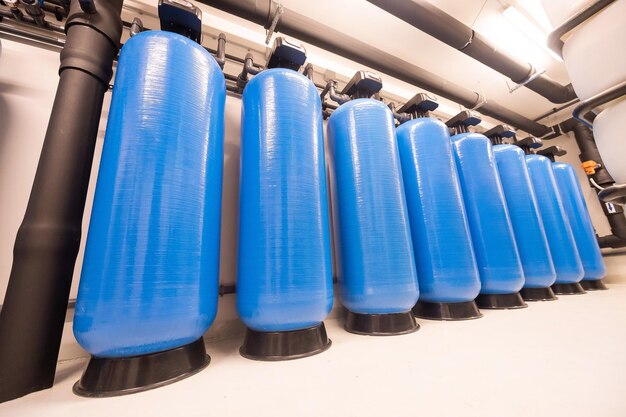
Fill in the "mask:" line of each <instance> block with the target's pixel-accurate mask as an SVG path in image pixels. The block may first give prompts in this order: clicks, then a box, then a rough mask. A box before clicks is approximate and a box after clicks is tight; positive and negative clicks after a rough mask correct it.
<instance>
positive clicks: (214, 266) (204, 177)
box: [74, 30, 226, 357]
mask: <svg viewBox="0 0 626 417" xmlns="http://www.w3.org/2000/svg"><path fill="white" fill-rule="evenodd" d="M225 98H226V84H225V81H224V76H223V74H222V71H221V70H220V68H219V66H218V65H217V63H216V62H215V60H214V59H213V57H212V56H211V55H210V54H209V53H208V52H207V51H206V50H205V49H204V48H202V47H201V46H200V45H198V44H197V43H195V42H193V41H191V40H189V39H187V38H185V37H183V36H181V35H178V34H174V33H170V32H161V31H156V30H155V31H149V32H143V33H140V34H138V35H137V36H135V37H133V38H131V39H129V40H128V42H126V43H125V44H124V47H123V48H122V52H121V55H120V59H119V62H118V66H117V74H116V77H115V87H114V89H113V97H112V100H111V108H110V111H109V118H108V124H107V130H106V136H105V139H104V148H103V151H102V159H101V162H100V170H99V173H98V183H97V186H96V193H95V199H94V203H93V209H92V212H91V223H90V225H89V235H88V237H87V246H86V250H85V257H84V263H83V269H82V276H81V280H80V287H79V290H78V298H77V300H76V313H75V316H74V334H75V336H76V339H77V340H78V342H79V343H80V344H81V346H82V347H83V348H85V350H87V351H88V352H90V353H91V354H93V355H95V356H100V357H119V356H134V355H142V354H147V353H153V352H158V351H163V350H167V349H171V348H175V347H178V346H182V345H185V344H188V343H191V342H193V341H195V340H197V339H198V338H200V337H201V336H202V335H203V334H204V332H205V331H206V330H207V329H208V328H209V326H210V325H211V323H212V322H213V319H214V318H215V313H216V310H217V296H218V295H217V291H218V274H219V242H220V211H221V194H222V164H223V132H224V102H225ZM76 117H80V115H76Z"/></svg>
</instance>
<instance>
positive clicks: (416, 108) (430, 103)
mask: <svg viewBox="0 0 626 417" xmlns="http://www.w3.org/2000/svg"><path fill="white" fill-rule="evenodd" d="M437 107H439V103H437V99H436V98H435V97H432V96H429V95H428V94H425V93H418V94H416V95H414V96H413V97H412V98H411V99H410V100H409V101H407V102H406V103H404V105H403V106H402V107H400V109H399V110H398V113H406V114H408V115H410V116H411V118H413V119H417V118H421V117H428V116H429V113H430V112H431V111H434V110H436V109H437Z"/></svg>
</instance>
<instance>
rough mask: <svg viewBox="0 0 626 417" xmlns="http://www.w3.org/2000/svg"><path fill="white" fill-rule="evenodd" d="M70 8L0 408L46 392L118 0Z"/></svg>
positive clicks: (16, 277)
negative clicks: (85, 9)
mask: <svg viewBox="0 0 626 417" xmlns="http://www.w3.org/2000/svg"><path fill="white" fill-rule="evenodd" d="M95 3H96V10H97V13H94V14H87V13H84V12H83V10H82V9H81V7H80V5H79V1H78V0H72V3H71V6H70V14H69V17H68V20H67V23H66V25H65V29H66V33H67V37H66V41H65V46H64V48H63V50H62V51H61V65H60V69H59V85H58V88H57V92H56V96H55V99H54V104H53V106H52V113H51V115H50V121H49V123H48V130H47V131H46V136H45V139H44V144H43V149H42V151H41V156H40V158H39V165H38V166H37V172H36V174H35V180H34V183H33V188H32V191H31V194H30V199H29V201H28V206H27V208H26V214H25V216H24V220H23V221H22V224H21V226H20V228H19V230H18V233H17V237H16V240H15V247H14V250H13V267H12V269H11V275H10V278H9V285H8V287H7V292H6V296H5V299H4V305H3V307H2V311H1V312H0V402H3V401H8V400H11V399H14V398H18V397H21V396H23V395H26V394H28V393H30V392H34V391H39V390H42V389H45V388H49V387H51V386H52V383H53V382H54V374H55V370H56V363H57V359H58V354H59V348H60V344H61V335H62V333H63V324H64V321H65V313H66V309H67V305H68V298H69V293H70V287H71V284H72V275H73V273H74V264H75V262H76V256H77V254H78V249H79V246H80V237H81V227H82V218H83V211H84V209H85V199H86V196H87V186H88V184H89V174H90V172H91V165H92V159H93V155H94V148H95V144H96V136H97V133H98V125H99V123H100V114H101V111H102V102H103V99H104V94H105V92H106V91H107V89H108V86H109V81H110V80H111V76H112V74H113V70H112V65H113V59H114V58H115V56H116V55H117V52H118V50H119V42H120V36H121V33H122V20H121V17H120V14H121V10H122V3H123V0H96V2H95Z"/></svg>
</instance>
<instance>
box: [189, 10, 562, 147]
mask: <svg viewBox="0 0 626 417" xmlns="http://www.w3.org/2000/svg"><path fill="white" fill-rule="evenodd" d="M199 2H200V3H204V4H207V5H209V6H211V7H215V8H218V9H220V10H223V11H225V12H228V13H231V14H234V15H236V16H239V17H242V18H244V19H247V20H250V21H252V22H254V23H257V24H259V25H262V26H263V27H265V28H266V29H268V28H269V27H270V26H271V23H272V20H273V19H274V16H275V12H276V5H275V3H274V2H272V1H271V0H200V1H199ZM275 30H276V31H277V32H281V33H284V34H285V35H288V36H293V37H294V38H297V39H299V40H301V41H304V42H308V43H310V44H312V45H315V46H317V47H320V48H322V49H325V50H327V51H329V52H332V53H334V54H337V55H340V56H343V57H345V58H348V59H350V60H352V61H355V62H358V63H360V64H362V65H365V66H368V67H370V68H373V69H375V70H377V71H380V72H382V73H385V74H387V75H390V76H392V77H394V78H397V79H399V80H402V81H405V82H407V83H410V84H413V85H415V86H417V87H420V88H424V89H426V90H428V91H430V92H432V93H434V94H438V95H440V96H442V97H445V98H447V99H449V100H452V101H455V102H457V103H459V104H461V105H463V106H465V107H467V108H470V109H479V111H480V112H481V113H482V114H484V115H486V116H491V117H493V118H495V119H498V120H500V121H502V122H504V123H506V124H509V125H511V126H514V127H516V128H518V129H522V130H524V131H526V132H528V133H530V134H532V135H534V136H543V135H545V134H547V133H549V132H551V129H550V128H549V127H548V126H545V125H542V124H540V123H537V122H535V121H533V120H530V119H529V118H527V117H525V116H522V115H521V114H519V113H515V112H514V111H511V110H509V109H507V108H505V107H503V106H501V105H500V104H498V103H496V102H495V101H487V100H486V99H485V98H484V97H482V95H481V94H479V93H477V92H474V91H471V90H468V89H466V88H464V87H462V86H460V85H458V84H454V83H451V82H449V81H447V80H445V79H443V78H441V77H440V76H438V75H436V74H433V73H431V72H428V71H426V70H424V69H422V68H420V67H418V66H416V65H413V64H411V63H408V62H406V61H403V60H402V59H400V58H398V57H396V56H394V55H391V54H389V53H387V52H384V51H382V50H380V49H377V48H374V47H372V46H371V45H369V44H367V43H365V42H361V41H359V40H357V39H354V38H352V37H350V36H347V35H344V34H343V33H341V32H339V31H337V30H335V29H333V28H331V27H328V26H325V25H322V24H320V23H318V22H316V21H315V20H312V19H309V18H308V17H306V16H303V15H301V14H298V13H295V12H293V11H291V10H289V9H287V8H285V7H283V8H282V13H281V14H280V16H279V21H278V24H277V25H276V28H275Z"/></svg>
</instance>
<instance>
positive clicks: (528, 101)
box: [125, 0, 571, 127]
mask: <svg viewBox="0 0 626 417" xmlns="http://www.w3.org/2000/svg"><path fill="white" fill-rule="evenodd" d="M525 1H528V0H525ZM431 2H432V3H433V4H434V5H436V6H437V7H439V8H441V9H442V10H444V11H445V12H446V13H448V14H450V15H452V16H453V17H455V18H456V19H458V20H460V21H461V22H463V23H464V24H466V25H468V26H471V27H473V28H474V29H475V30H476V31H477V32H479V33H481V34H483V35H485V36H487V37H488V38H489V39H493V40H496V41H498V42H503V41H504V40H506V39H508V38H511V37H512V38H514V40H518V41H519V39H521V42H522V44H521V45H520V47H519V48H514V51H516V52H518V55H521V57H522V58H523V60H525V61H529V62H532V63H533V64H534V65H535V66H536V67H537V68H539V69H543V68H545V69H546V74H547V75H549V76H550V77H552V78H554V79H555V80H557V81H559V82H561V83H564V84H567V83H569V80H568V77H567V72H566V70H565V66H564V65H563V63H561V62H557V61H555V60H554V59H553V58H551V57H550V56H549V55H548V54H547V53H545V52H543V51H542V50H541V49H539V48H538V47H535V46H533V45H532V43H530V41H528V40H527V38H526V37H525V36H524V35H521V34H520V32H519V31H518V30H517V29H516V28H515V27H514V26H512V25H511V24H510V22H509V21H508V20H506V19H505V17H504V16H503V15H502V12H503V11H504V9H505V8H506V7H507V5H508V4H507V3H515V1H514V0H510V1H508V2H507V1H505V0H486V1H485V0H463V1H460V0H431ZM137 3H144V4H145V5H148V4H149V5H151V6H152V3H153V2H152V1H150V0H127V1H126V2H125V4H127V5H130V6H132V5H133V4H137ZM280 3H281V4H282V5H283V6H285V7H286V8H288V9H290V10H293V11H295V12H298V13H300V14H303V15H306V16H308V17H310V18H312V19H314V20H316V21H319V22H321V23H323V24H325V25H328V26H332V27H334V28H335V29H337V30H339V31H341V32H343V33H345V34H348V35H350V36H352V37H355V38H358V39H360V40H361V41H364V42H367V43H369V44H371V45H372V46H375V47H377V48H379V49H384V50H386V51H387V52H389V53H392V54H394V55H397V56H398V57H400V58H402V59H404V60H406V61H408V62H411V63H413V64H416V65H418V66H420V67H422V68H424V69H426V70H428V71H431V72H433V73H436V74H438V75H440V76H442V77H443V78H445V79H447V80H449V81H452V82H454V83H457V84H460V85H462V86H464V87H466V88H468V89H472V90H474V91H478V92H480V93H482V94H483V95H484V96H485V97H486V98H487V99H489V100H495V101H497V102H499V103H500V104H502V105H504V106H506V107H508V108H510V109H511V110H514V111H516V112H518V113H520V114H522V115H524V116H527V117H529V118H531V119H533V118H535V117H537V116H538V115H540V114H542V113H545V112H547V111H549V110H550V109H552V108H554V107H558V106H559V105H558V104H553V103H550V102H549V101H548V100H546V99H545V98H543V97H541V96H539V95H538V94H536V93H534V92H532V91H530V90H528V89H527V88H519V89H517V90H516V91H514V92H513V93H510V92H509V86H512V85H513V84H512V82H511V81H510V80H509V79H508V78H507V77H505V76H503V75H502V74H500V73H498V72H496V71H494V70H492V69H490V68H488V67H486V66H485V65H483V64H481V63H479V62H478V61H475V60H474V59H472V58H470V57H468V56H466V55H465V54H463V53H462V52H459V51H457V50H455V49H453V48H451V47H449V46H448V45H446V44H444V43H442V42H440V41H438V40H436V39H434V38H432V37H430V36H429V35H427V34H425V33H423V32H421V31H419V30H418V29H415V28H414V27H412V26H410V25H409V24H407V23H405V22H403V21H401V20H399V19H397V18H395V17H394V16H392V15H390V14H388V13H386V12H385V11H383V10H381V9H379V8H377V7H376V6H373V5H371V4H370V3H368V2H367V1H365V0H340V1H338V0H315V1H305V0H281V1H280ZM200 7H201V8H202V9H203V11H204V15H203V23H204V25H205V30H206V32H207V33H208V34H209V35H211V34H215V33H219V32H220V31H224V32H226V33H227V37H228V39H229V44H228V46H227V50H228V51H229V52H230V53H233V54H237V55H239V53H241V52H245V49H249V50H253V51H254V50H256V51H261V50H263V46H264V45H263V42H264V40H265V30H264V29H263V28H262V27H261V26H259V25H256V24H253V23H251V22H248V21H246V20H243V19H240V18H237V17H235V16H232V15H229V14H227V13H224V12H222V11H220V10H217V9H213V8H210V7H207V6H205V5H200ZM144 23H145V22H144ZM146 26H147V25H146ZM212 42H213V40H211V39H208V40H207V38H206V37H205V44H208V45H211V43H212ZM233 42H234V43H235V44H237V43H238V44H240V45H242V46H243V48H244V50H243V51H236V49H237V48H238V46H237V45H235V44H233ZM306 47H307V51H308V52H309V58H310V60H311V61H312V62H313V64H314V65H315V64H316V62H315V61H317V64H318V65H317V67H318V68H319V66H320V65H319V62H322V63H324V64H325V65H322V66H325V67H327V68H329V69H333V70H335V71H337V73H338V74H343V75H344V78H345V76H349V74H352V73H354V72H355V71H356V70H358V69H363V66H362V65H359V64H357V63H354V62H351V61H348V60H345V59H343V58H341V57H338V56H336V55H333V54H330V53H328V52H326V51H323V50H320V49H318V48H315V47H313V46H311V45H306ZM524 47H525V48H526V49H524ZM507 50H508V49H507ZM320 81H321V80H320ZM383 81H384V83H385V84H384V85H385V86H384V88H383V89H384V90H387V91H389V92H390V93H393V94H394V95H396V96H400V97H405V98H409V97H411V96H412V95H414V94H415V93H417V92H419V91H422V90H421V89H418V88H416V87H413V86H411V85H409V84H406V83H404V82H402V81H399V80H394V79H391V78H390V77H385V76H384V74H383ZM507 82H508V84H507ZM440 101H441V102H442V105H443V106H444V107H445V108H447V109H448V110H451V111H454V112H456V110H457V109H460V107H459V106H458V105H455V104H454V103H451V102H448V101H447V100H441V98H440ZM570 111H571V109H570ZM444 113H445V112H444ZM448 113H449V112H448ZM486 121H487V125H489V122H492V123H494V122H495V121H493V120H490V119H488V118H486ZM487 127H488V126H487Z"/></svg>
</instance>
